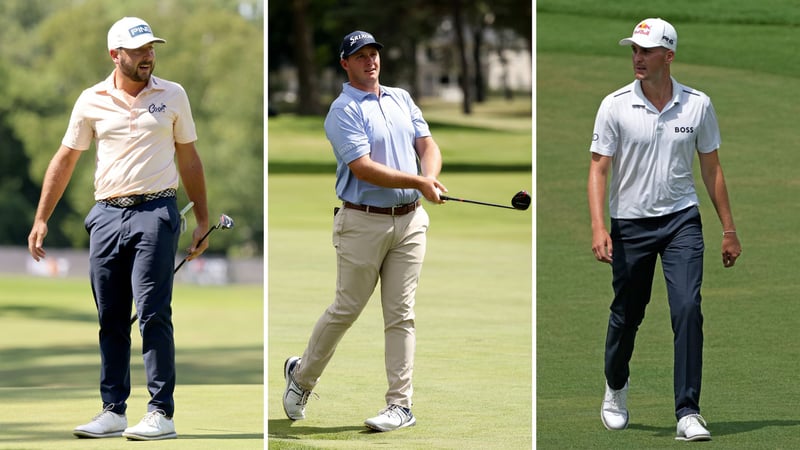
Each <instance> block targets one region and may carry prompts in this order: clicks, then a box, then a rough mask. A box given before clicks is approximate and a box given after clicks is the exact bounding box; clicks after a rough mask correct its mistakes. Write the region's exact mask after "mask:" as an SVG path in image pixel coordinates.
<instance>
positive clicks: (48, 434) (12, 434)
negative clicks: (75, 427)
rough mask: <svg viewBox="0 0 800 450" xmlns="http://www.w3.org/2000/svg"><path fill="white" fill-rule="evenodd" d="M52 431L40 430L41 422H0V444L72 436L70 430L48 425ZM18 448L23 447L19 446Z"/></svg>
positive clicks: (44, 440)
mask: <svg viewBox="0 0 800 450" xmlns="http://www.w3.org/2000/svg"><path fill="white" fill-rule="evenodd" d="M50 428H51V430H52V431H42V424H41V423H37V422H17V423H6V422H0V430H3V432H2V433H0V444H2V443H4V442H17V443H19V442H21V440H23V436H24V441H25V442H40V441H41V442H46V441H54V440H60V439H68V438H71V437H74V436H73V435H72V430H60V429H57V427H55V426H53V427H50ZM19 448H25V447H24V446H20V447H19Z"/></svg>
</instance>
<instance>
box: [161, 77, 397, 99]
mask: <svg viewBox="0 0 800 450" xmlns="http://www.w3.org/2000/svg"><path fill="white" fill-rule="evenodd" d="M150 78H151V79H152V77H150ZM378 86H379V87H380V90H381V96H385V95H390V93H389V91H388V90H387V89H386V88H384V87H383V85H378ZM342 92H344V93H345V94H347V96H349V97H351V98H353V99H356V100H359V101H360V100H364V99H365V98H367V97H369V96H373V97H374V96H375V94H373V93H372V92H367V91H362V90H361V89H358V88H354V87H353V85H351V84H350V82H349V81H348V82H347V83H344V85H343V87H342Z"/></svg>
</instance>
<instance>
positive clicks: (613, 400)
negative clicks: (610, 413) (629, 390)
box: [607, 389, 625, 409]
mask: <svg viewBox="0 0 800 450" xmlns="http://www.w3.org/2000/svg"><path fill="white" fill-rule="evenodd" d="M609 393H610V396H609V398H608V399H607V401H608V403H610V404H611V407H612V408H614V409H623V408H622V405H623V403H624V401H623V398H624V396H625V390H624V389H618V390H614V389H609Z"/></svg>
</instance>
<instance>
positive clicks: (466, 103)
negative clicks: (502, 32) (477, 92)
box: [453, 0, 472, 114]
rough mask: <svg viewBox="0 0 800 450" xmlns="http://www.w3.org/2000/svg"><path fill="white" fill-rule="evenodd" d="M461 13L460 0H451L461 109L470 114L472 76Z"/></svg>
mask: <svg viewBox="0 0 800 450" xmlns="http://www.w3.org/2000/svg"><path fill="white" fill-rule="evenodd" d="M462 14H463V11H462V8H461V0H453V22H454V24H455V28H456V41H457V43H458V59H459V61H460V63H461V76H460V77H459V80H458V83H459V85H460V86H461V91H462V92H463V93H464V100H463V103H462V109H463V112H464V114H472V95H471V94H470V91H471V90H472V89H470V85H471V84H472V83H471V82H470V81H471V78H472V77H470V73H469V63H468V62H467V48H466V43H465V41H464V20H463V17H462Z"/></svg>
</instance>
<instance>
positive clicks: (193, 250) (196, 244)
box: [186, 227, 208, 261]
mask: <svg viewBox="0 0 800 450" xmlns="http://www.w3.org/2000/svg"><path fill="white" fill-rule="evenodd" d="M206 232H207V231H203V229H202V228H200V227H197V228H195V229H194V231H192V245H191V247H189V248H188V249H187V250H186V252H187V253H188V255H187V257H186V260H187V261H191V260H193V259H195V258H197V257H198V256H200V255H202V254H203V252H205V251H206V249H207V248H208V238H205V239H203V236H205V234H206ZM201 239H203V241H202V242H200V240H201Z"/></svg>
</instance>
